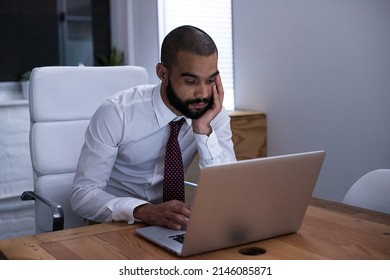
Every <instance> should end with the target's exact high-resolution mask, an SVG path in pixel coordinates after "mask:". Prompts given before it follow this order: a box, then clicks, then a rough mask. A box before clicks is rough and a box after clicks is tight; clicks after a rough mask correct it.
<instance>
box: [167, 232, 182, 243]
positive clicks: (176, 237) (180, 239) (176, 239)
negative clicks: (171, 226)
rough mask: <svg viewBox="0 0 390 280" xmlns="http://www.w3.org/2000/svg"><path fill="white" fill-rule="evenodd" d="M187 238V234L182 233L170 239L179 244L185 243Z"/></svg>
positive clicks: (171, 236)
mask: <svg viewBox="0 0 390 280" xmlns="http://www.w3.org/2000/svg"><path fill="white" fill-rule="evenodd" d="M185 236H186V234H185V233H180V234H175V235H170V236H169V238H171V239H173V240H175V241H177V242H179V243H183V241H184V237H185Z"/></svg>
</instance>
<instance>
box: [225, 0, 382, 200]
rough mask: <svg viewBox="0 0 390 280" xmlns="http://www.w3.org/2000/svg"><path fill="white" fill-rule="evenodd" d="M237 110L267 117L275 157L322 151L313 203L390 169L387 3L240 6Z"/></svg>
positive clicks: (347, 0)
mask: <svg viewBox="0 0 390 280" xmlns="http://www.w3.org/2000/svg"><path fill="white" fill-rule="evenodd" d="M233 30H234V60H235V61H234V63H235V96H236V98H235V103H236V109H250V110H261V111H264V112H265V113H266V114H267V117H268V148H269V150H268V152H269V155H276V154H284V153H295V152H302V151H309V150H315V149H325V150H326V151H327V157H326V160H325V164H324V167H323V170H322V173H321V175H320V178H319V181H318V184H317V187H316V189H315V191H314V196H317V197H322V198H326V199H331V200H336V201H340V200H341V199H342V197H343V196H344V194H345V192H346V191H347V189H348V188H349V187H350V186H351V185H352V184H353V182H354V181H355V180H357V179H358V178H359V177H360V176H362V175H363V174H364V173H366V172H368V171H370V170H373V169H376V168H390V1H388V0H338V1H334V0H295V1H289V0H273V1H268V0H233Z"/></svg>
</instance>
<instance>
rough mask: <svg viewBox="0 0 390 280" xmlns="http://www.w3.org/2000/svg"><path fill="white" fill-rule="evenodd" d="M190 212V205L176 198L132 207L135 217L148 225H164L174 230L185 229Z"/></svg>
mask: <svg viewBox="0 0 390 280" xmlns="http://www.w3.org/2000/svg"><path fill="white" fill-rule="evenodd" d="M190 214H191V209H190V206H189V205H187V204H185V203H184V202H181V201H177V200H171V201H167V202H164V203H160V204H143V205H140V206H138V207H137V208H135V209H134V217H135V218H137V219H139V220H141V221H144V222H145V223H147V224H150V225H159V226H165V227H167V228H170V229H174V230H180V229H185V228H186V227H187V222H188V219H189V217H190Z"/></svg>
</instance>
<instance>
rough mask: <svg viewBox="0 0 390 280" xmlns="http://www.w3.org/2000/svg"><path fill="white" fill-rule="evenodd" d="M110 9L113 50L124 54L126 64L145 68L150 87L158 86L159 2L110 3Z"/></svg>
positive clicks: (113, 1) (155, 0) (126, 1)
mask: <svg viewBox="0 0 390 280" xmlns="http://www.w3.org/2000/svg"><path fill="white" fill-rule="evenodd" d="M110 9H111V41H112V44H113V46H115V47H116V48H117V49H118V50H120V51H122V52H123V53H124V56H125V64H128V65H138V66H142V67H145V68H146V69H147V70H148V73H149V76H150V81H151V83H158V82H159V80H158V78H157V76H156V74H155V73H156V64H157V62H159V60H160V54H159V53H160V46H159V40H158V16H157V13H158V11H157V0H142V1H140V0H120V1H119V0H111V1H110Z"/></svg>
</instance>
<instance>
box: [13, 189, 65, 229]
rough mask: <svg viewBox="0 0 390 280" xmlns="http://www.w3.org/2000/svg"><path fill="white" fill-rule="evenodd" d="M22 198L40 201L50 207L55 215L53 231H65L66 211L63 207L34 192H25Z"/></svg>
mask: <svg viewBox="0 0 390 280" xmlns="http://www.w3.org/2000/svg"><path fill="white" fill-rule="evenodd" d="M20 198H21V199H22V200H39V201H41V202H42V203H44V204H46V205H47V206H49V207H50V210H51V212H52V214H53V231H57V230H63V229H64V211H63V210H62V206H61V205H59V204H58V203H56V202H54V201H52V200H50V199H47V198H44V197H42V196H40V195H38V194H36V193H35V192H33V191H25V192H23V193H22V196H21V197H20Z"/></svg>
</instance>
